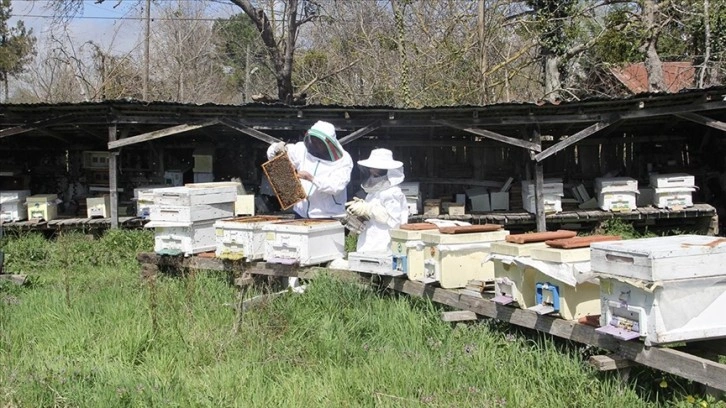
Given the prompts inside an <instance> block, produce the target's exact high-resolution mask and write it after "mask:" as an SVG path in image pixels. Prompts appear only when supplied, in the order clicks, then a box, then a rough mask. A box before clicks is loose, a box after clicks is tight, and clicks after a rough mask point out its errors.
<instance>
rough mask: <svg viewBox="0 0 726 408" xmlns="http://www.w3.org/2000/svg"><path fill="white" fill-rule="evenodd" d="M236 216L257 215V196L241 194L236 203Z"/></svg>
mask: <svg viewBox="0 0 726 408" xmlns="http://www.w3.org/2000/svg"><path fill="white" fill-rule="evenodd" d="M234 215H255V196H254V195H253V194H240V195H238V196H237V200H236V201H235V202H234Z"/></svg>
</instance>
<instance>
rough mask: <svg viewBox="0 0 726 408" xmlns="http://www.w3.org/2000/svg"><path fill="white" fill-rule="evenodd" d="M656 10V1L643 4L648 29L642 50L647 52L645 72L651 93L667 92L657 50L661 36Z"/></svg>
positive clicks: (650, 0) (651, 0) (652, 0)
mask: <svg viewBox="0 0 726 408" xmlns="http://www.w3.org/2000/svg"><path fill="white" fill-rule="evenodd" d="M656 8H657V6H656V4H655V1H654V0H645V1H644V2H643V25H644V26H645V28H646V30H645V31H646V34H645V38H644V43H643V46H642V49H643V51H644V52H645V72H647V73H648V91H649V92H661V91H665V90H666V85H665V80H664V79H663V62H662V61H661V60H660V56H658V50H657V49H656V45H657V44H658V36H659V35H660V29H659V28H658V24H657V22H656V17H655V14H656Z"/></svg>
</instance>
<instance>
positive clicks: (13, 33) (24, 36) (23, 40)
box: [0, 0, 35, 91]
mask: <svg viewBox="0 0 726 408" xmlns="http://www.w3.org/2000/svg"><path fill="white" fill-rule="evenodd" d="M11 17H12V7H11V0H1V1H0V76H2V78H1V79H2V80H3V81H5V85H6V86H7V79H8V76H13V75H17V74H19V73H21V72H23V70H24V67H25V65H26V64H27V63H28V61H29V60H30V58H32V56H33V55H34V49H35V37H33V35H32V34H33V30H32V29H26V28H25V24H24V23H23V21H22V20H20V21H18V22H17V24H16V25H15V27H11V26H9V25H8V20H9V19H10V18H11ZM6 91H7V90H6Z"/></svg>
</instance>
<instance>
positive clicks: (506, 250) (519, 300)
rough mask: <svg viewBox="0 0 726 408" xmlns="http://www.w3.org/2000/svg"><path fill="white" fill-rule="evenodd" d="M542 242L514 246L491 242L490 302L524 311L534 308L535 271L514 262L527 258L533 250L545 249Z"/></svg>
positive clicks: (506, 243)
mask: <svg viewBox="0 0 726 408" xmlns="http://www.w3.org/2000/svg"><path fill="white" fill-rule="evenodd" d="M545 246H546V245H545V243H544V242H533V243H528V244H515V243H512V242H504V241H502V242H493V243H492V245H491V253H492V256H493V259H492V261H493V262H494V292H495V296H494V298H492V301H494V302H497V303H499V304H504V305H507V304H512V303H514V304H515V305H516V306H518V307H520V308H522V309H526V308H529V307H532V306H534V299H535V281H534V277H535V273H536V272H537V270H536V269H534V268H531V267H529V266H525V265H523V264H522V263H520V262H515V259H517V258H528V257H529V256H530V254H531V252H532V250H533V249H536V248H543V247H545Z"/></svg>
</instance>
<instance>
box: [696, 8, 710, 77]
mask: <svg viewBox="0 0 726 408" xmlns="http://www.w3.org/2000/svg"><path fill="white" fill-rule="evenodd" d="M709 7H710V5H709V1H708V0H703V31H704V38H703V43H704V44H703V49H704V52H703V62H702V63H701V69H700V70H699V73H698V87H699V88H704V87H705V85H706V72H708V65H709V63H710V62H711V61H710V59H711V17H710V15H709V10H708V9H709Z"/></svg>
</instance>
